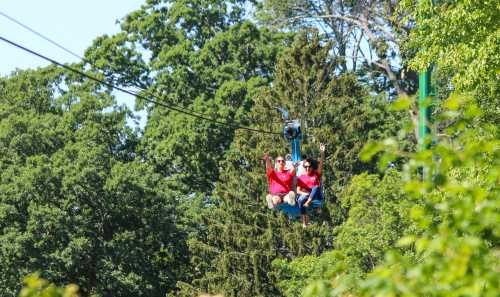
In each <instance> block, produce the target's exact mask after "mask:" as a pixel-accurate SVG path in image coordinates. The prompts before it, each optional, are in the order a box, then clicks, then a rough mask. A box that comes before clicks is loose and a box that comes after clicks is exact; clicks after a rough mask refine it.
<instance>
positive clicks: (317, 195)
mask: <svg viewBox="0 0 500 297" xmlns="http://www.w3.org/2000/svg"><path fill="white" fill-rule="evenodd" d="M309 196H310V197H311V198H312V200H314V199H316V200H321V199H322V198H323V197H322V196H323V195H322V193H321V187H320V186H315V187H312V189H311V194H310V195H309Z"/></svg>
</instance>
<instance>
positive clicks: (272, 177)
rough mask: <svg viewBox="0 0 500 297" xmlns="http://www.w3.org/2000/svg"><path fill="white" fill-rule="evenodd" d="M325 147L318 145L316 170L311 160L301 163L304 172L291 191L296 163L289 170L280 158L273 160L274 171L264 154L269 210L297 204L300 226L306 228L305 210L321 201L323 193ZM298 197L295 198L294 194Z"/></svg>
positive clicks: (266, 155) (267, 156)
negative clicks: (283, 205) (313, 203)
mask: <svg viewBox="0 0 500 297" xmlns="http://www.w3.org/2000/svg"><path fill="white" fill-rule="evenodd" d="M325 148H326V147H325V145H324V144H320V147H319V150H320V155H321V156H320V160H319V165H318V166H317V168H316V166H315V165H316V162H315V160H313V159H310V158H308V159H305V160H304V161H302V166H303V168H304V172H303V173H302V174H301V175H300V176H298V177H297V180H296V181H297V183H296V185H297V189H296V190H295V189H293V184H294V178H295V172H296V167H297V166H298V165H299V164H298V163H295V164H293V166H291V168H286V166H285V165H286V161H285V159H284V158H283V157H282V156H278V157H276V159H275V162H276V169H274V168H273V166H272V164H271V158H270V157H269V155H268V154H267V153H266V154H265V155H264V159H265V161H266V175H267V177H268V179H269V194H268V195H267V196H266V201H267V204H268V207H269V208H275V207H276V206H277V205H279V204H281V203H288V204H290V205H292V206H293V205H295V203H297V204H298V208H299V211H300V215H301V218H302V225H303V227H306V226H307V224H308V222H309V217H308V215H307V212H306V209H307V208H308V207H309V206H310V205H311V203H312V201H313V200H322V199H323V193H322V191H321V175H322V173H323V160H324V156H325ZM295 193H297V194H298V197H296V194H295Z"/></svg>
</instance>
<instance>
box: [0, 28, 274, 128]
mask: <svg viewBox="0 0 500 297" xmlns="http://www.w3.org/2000/svg"><path fill="white" fill-rule="evenodd" d="M0 40H1V41H3V42H6V43H8V44H10V45H12V46H14V47H17V48H19V49H21V50H23V51H25V52H28V53H30V54H32V55H34V56H37V57H39V58H42V59H44V60H46V61H48V62H50V63H52V64H55V65H57V66H59V67H62V68H64V69H66V70H69V71H71V72H74V73H77V74H79V75H80V76H83V77H86V78H88V79H90V80H93V81H95V82H97V83H100V84H102V85H105V86H108V87H110V88H112V89H115V90H118V91H121V92H122V93H125V94H129V95H132V96H134V97H136V98H139V99H142V100H144V101H146V102H149V103H152V104H155V105H158V106H162V107H165V108H167V109H170V110H173V111H177V112H179V113H183V114H185V115H189V116H192V117H195V118H199V119H202V120H205V121H209V122H212V123H215V124H218V125H222V126H227V127H230V128H233V129H240V130H247V131H252V132H257V133H263V134H273V135H281V133H277V132H272V131H265V130H260V129H255V128H250V127H246V126H241V125H235V124H230V123H227V122H221V121H218V120H216V119H213V118H209V117H206V116H201V115H197V114H194V113H191V112H189V111H186V110H183V109H180V108H177V107H173V106H171V105H168V104H165V103H162V102H158V101H155V100H152V99H149V98H147V97H144V96H142V95H140V94H137V93H134V92H132V91H129V90H127V89H124V88H122V87H118V86H115V85H113V84H112V83H109V82H106V81H103V80H101V79H98V78H96V77H94V76H92V75H89V74H87V73H85V72H83V71H81V70H78V69H75V68H73V67H70V66H68V65H64V64H62V63H60V62H58V61H56V60H53V59H51V58H49V57H46V56H44V55H42V54H40V53H37V52H35V51H33V50H30V49H28V48H26V47H24V46H22V45H20V44H18V43H15V42H14V41H11V40H9V39H7V38H5V37H3V36H0Z"/></svg>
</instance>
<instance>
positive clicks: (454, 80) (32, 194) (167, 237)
mask: <svg viewBox="0 0 500 297" xmlns="http://www.w3.org/2000/svg"><path fill="white" fill-rule="evenodd" d="M497 2H498V1H466V0H446V1H413V0H404V1H327V0H322V1H309V0H287V1H274V0H265V1H244V0H226V1H223V0H194V1H187V0H177V1H174V0H148V1H145V4H144V5H143V6H141V8H140V9H138V10H136V11H132V12H130V13H129V14H128V15H127V16H125V17H124V18H123V19H121V20H120V25H121V31H120V32H119V33H117V34H115V35H112V36H100V37H97V38H96V39H95V40H94V42H93V43H92V45H90V47H89V48H88V49H87V51H86V54H85V57H86V62H85V63H84V64H82V65H73V66H74V67H77V68H79V69H82V70H83V71H89V73H93V75H96V76H99V77H100V78H102V79H104V80H106V81H108V82H112V83H116V84H118V85H120V86H124V87H134V88H137V90H138V91H139V92H140V93H141V94H142V95H144V96H146V97H149V98H151V99H154V100H157V101H159V102H162V103H164V104H167V105H171V106H173V107H175V108H177V109H181V110H183V111H186V112H188V113H191V114H192V115H188V114H186V113H181V112H178V111H175V110H173V109H168V108H165V107H162V106H159V105H155V104H153V103H151V102H142V101H138V102H137V104H136V105H137V108H138V109H145V110H146V111H147V120H148V121H147V124H146V126H145V127H143V129H140V128H135V129H133V128H131V127H129V126H127V118H130V117H133V113H132V112H131V111H130V110H127V109H126V108H125V107H123V106H119V105H117V104H116V102H115V100H114V98H113V96H112V95H111V90H110V89H108V88H105V87H103V86H102V85H99V84H98V83H96V82H93V81H88V80H87V79H84V78H82V77H79V76H78V75H76V74H72V73H69V72H68V71H66V70H61V69H59V68H56V67H52V66H50V67H46V68H41V69H36V70H25V71H15V72H13V73H12V74H10V75H8V76H6V77H0V295H2V296H17V295H19V296H33V297H35V296H50V297H58V296H65V297H73V296H77V294H80V295H81V296H82V297H86V296H89V297H90V296H92V297H97V296H102V297H107V296H197V295H199V294H203V293H210V294H224V296H496V295H497V294H498V292H499V291H500V277H499V276H500V271H499V267H500V256H499V247H500V246H499V244H500V229H499V227H498V222H500V214H499V212H498V209H499V208H500V205H499V203H500V200H499V199H498V197H500V187H499V185H500V169H499V168H500V142H499V139H500V130H499V127H498V122H499V120H500V118H499V114H500V113H499V108H498V99H497V98H498V95H499V94H500V93H499V88H498V86H499V85H498V69H499V55H498V52H499V50H498V45H499V44H500V42H499V37H500V36H499V31H498V28H497V27H498V22H499V16H500V13H499V10H500V7H499V6H498V3H497ZM253 13H255V15H253ZM431 66H432V67H433V69H434V75H433V77H432V82H433V84H435V86H436V88H435V89H434V90H433V91H434V93H435V94H436V98H437V100H435V101H434V103H433V108H434V109H433V123H430V124H431V128H432V134H431V137H429V139H428V140H427V141H428V143H432V146H430V147H429V149H427V150H423V151H419V152H416V151H415V139H416V137H415V130H416V129H415V126H414V123H415V119H416V115H417V114H416V113H415V109H414V107H415V104H413V102H412V101H414V97H413V94H414V93H415V92H416V91H417V84H416V76H415V73H416V72H417V71H419V70H422V69H427V68H429V67H431ZM278 109H286V110H287V111H288V112H289V116H290V118H292V119H296V118H298V119H301V124H302V131H303V133H304V138H303V141H302V147H301V149H302V153H304V154H306V155H308V156H312V157H317V156H318V155H319V154H318V153H319V151H318V147H319V143H325V144H326V147H327V151H326V156H327V157H326V160H325V167H324V176H323V179H322V182H323V188H324V191H325V194H326V200H325V206H324V208H323V209H322V210H321V211H320V212H319V213H314V214H312V219H313V220H312V225H310V226H309V227H308V228H306V229H303V228H302V227H301V225H300V224H299V223H297V222H296V221H294V220H292V219H289V218H288V217H286V216H285V215H283V214H281V213H279V212H276V211H273V210H269V209H268V208H267V207H266V205H265V202H264V196H265V194H266V191H267V179H266V177H265V174H264V172H265V168H264V164H263V162H262V156H263V155H264V154H265V153H269V154H270V155H272V156H276V155H285V154H287V153H289V149H288V147H289V143H288V142H287V141H286V140H285V139H284V138H283V137H282V136H281V135H280V133H281V131H282V128H283V121H282V119H281V113H280V112H279V110H278ZM193 115H195V116H193ZM202 118H205V119H202ZM206 118H209V119H212V120H208V121H207V120H206ZM215 121H217V122H219V123H216V122H215ZM220 122H222V123H224V124H222V125H221V124H220ZM235 126H246V127H249V128H252V129H258V130H261V131H267V132H273V133H274V132H275V133H276V134H272V133H259V132H255V131H251V130H248V129H235ZM431 138H432V139H431ZM33 273H35V274H33ZM42 278H43V279H42ZM23 279H24V280H25V283H24V285H25V287H24V288H21V287H22V280H23ZM44 279H47V280H48V281H45V280H44ZM51 283H54V284H56V285H52V284H51ZM67 284H76V285H77V286H78V288H77V287H76V286H75V285H68V286H67V287H65V288H58V287H57V286H64V285H67ZM77 291H78V292H77Z"/></svg>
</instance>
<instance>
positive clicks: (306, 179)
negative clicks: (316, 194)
mask: <svg viewBox="0 0 500 297" xmlns="http://www.w3.org/2000/svg"><path fill="white" fill-rule="evenodd" d="M320 183H321V174H318V173H317V172H313V174H311V175H308V174H307V173H304V174H302V175H301V176H299V178H298V180H297V186H299V187H301V188H302V189H304V190H306V192H311V189H312V187H315V186H319V185H320Z"/></svg>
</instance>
